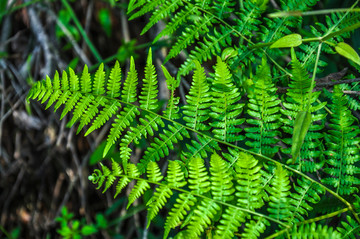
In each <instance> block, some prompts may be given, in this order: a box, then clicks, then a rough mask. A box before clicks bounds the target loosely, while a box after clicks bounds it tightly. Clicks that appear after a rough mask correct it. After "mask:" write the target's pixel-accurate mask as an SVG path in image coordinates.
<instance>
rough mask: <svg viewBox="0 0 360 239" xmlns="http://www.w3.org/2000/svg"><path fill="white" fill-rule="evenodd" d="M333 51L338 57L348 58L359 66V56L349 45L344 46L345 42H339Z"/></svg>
mask: <svg viewBox="0 0 360 239" xmlns="http://www.w3.org/2000/svg"><path fill="white" fill-rule="evenodd" d="M335 51H336V52H337V53H339V54H340V55H342V56H344V57H346V58H348V59H349V60H352V61H353V62H355V63H356V64H358V65H360V56H359V55H358V54H357V52H356V51H355V50H354V48H352V47H351V46H350V45H349V44H346V43H345V42H339V43H338V44H337V45H336V46H335Z"/></svg>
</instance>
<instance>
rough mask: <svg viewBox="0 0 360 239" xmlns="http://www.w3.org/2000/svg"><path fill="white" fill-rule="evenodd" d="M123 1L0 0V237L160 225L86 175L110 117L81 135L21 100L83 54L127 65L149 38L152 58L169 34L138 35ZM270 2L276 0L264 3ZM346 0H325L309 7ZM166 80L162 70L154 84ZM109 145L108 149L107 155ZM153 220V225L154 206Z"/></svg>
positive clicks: (139, 23) (113, 232)
mask: <svg viewBox="0 0 360 239" xmlns="http://www.w3.org/2000/svg"><path fill="white" fill-rule="evenodd" d="M127 2H128V1H127V0H118V1H116V0H0V238H6V237H9V238H62V237H68V238H81V237H84V236H89V238H159V236H161V235H162V233H161V227H160V226H159V227H157V223H156V220H155V223H153V224H152V225H151V227H150V229H149V230H147V229H145V228H146V220H145V215H146V212H145V210H144V209H145V207H144V205H141V204H139V205H137V206H135V207H131V208H130V210H129V211H125V207H126V196H125V194H126V192H125V194H124V196H123V197H118V198H116V199H113V196H112V193H111V192H109V191H108V192H106V193H105V194H102V193H101V191H100V190H96V189H95V187H94V186H93V185H92V184H90V182H89V181H88V179H87V177H88V175H89V172H91V171H92V170H93V168H94V165H96V164H97V163H98V162H99V161H100V160H102V149H103V147H104V146H105V145H104V144H103V143H102V142H103V140H105V138H104V135H105V133H106V132H107V130H108V129H109V125H107V126H105V127H103V129H101V130H99V131H98V132H96V133H94V134H91V135H90V136H88V137H86V138H84V137H83V133H80V134H79V135H76V129H74V128H67V127H66V120H63V121H61V122H60V121H59V116H58V115H55V114H53V113H52V112H51V111H47V112H45V111H44V110H43V107H42V106H40V104H38V103H32V104H31V106H30V105H29V104H28V103H27V102H26V100H25V98H26V95H27V91H28V89H29V87H30V86H31V85H32V84H34V82H35V81H38V80H41V79H43V78H44V77H45V76H46V75H50V76H52V75H53V74H54V72H55V70H58V71H62V70H66V69H67V68H68V67H71V68H73V69H75V71H76V72H79V71H80V70H81V69H82V68H83V66H84V64H86V65H88V67H89V69H90V70H91V71H92V70H94V69H95V68H96V67H97V66H98V65H99V64H100V63H101V62H104V63H105V67H109V66H112V65H113V63H114V61H115V60H118V61H119V62H120V65H121V66H122V69H123V72H125V71H127V68H128V66H129V62H128V59H129V57H130V56H134V57H135V61H136V65H137V67H138V68H139V69H143V65H144V63H145V60H146V55H147V52H148V48H149V47H150V46H151V47H152V49H153V51H154V52H155V58H156V61H155V62H156V64H157V67H158V68H159V67H160V65H161V62H162V61H163V59H164V56H163V53H162V50H163V49H166V47H167V46H168V45H169V44H170V42H171V39H164V40H162V41H159V42H157V43H156V45H152V41H153V39H154V38H155V37H156V35H157V33H158V32H159V30H160V29H161V23H160V24H157V25H156V26H155V27H154V28H152V29H151V30H150V31H149V32H148V33H147V34H145V35H140V33H141V30H142V28H143V27H144V26H145V25H146V22H147V20H148V19H147V18H146V16H145V17H142V18H139V19H135V20H132V21H128V16H127V15H126V8H127ZM272 2H274V3H275V2H276V1H270V3H269V4H273V3H272ZM351 3H352V1H348V0H344V1H339V0H325V1H320V3H319V4H317V5H316V7H315V9H328V8H341V7H348V6H349V5H350V4H351ZM274 6H275V4H274ZM304 31H306V29H304ZM351 41H352V42H350V44H352V46H353V48H355V49H358V48H359V47H360V32H359V31H356V32H355V34H354V35H353V38H352V40H351ZM182 57H183V56H181V55H180V56H179V57H178V58H176V59H175V60H173V61H172V62H171V63H170V62H169V63H168V65H167V67H168V68H169V71H170V72H171V73H173V72H176V66H177V65H179V64H178V63H179V62H182V61H183V60H184V59H183V58H182ZM331 57H334V59H328V60H327V62H329V65H328V70H325V71H324V72H323V74H324V75H327V74H329V73H332V72H336V71H337V70H334V69H331V68H334V67H335V68H337V69H340V70H341V69H343V68H342V67H346V65H344V66H341V65H339V64H337V65H336V63H337V62H339V59H338V58H339V56H337V55H334V56H331ZM177 61H179V62H177ZM331 62H334V63H333V64H332V63H331ZM343 62H344V64H347V63H346V62H345V61H343ZM209 64H211V62H210V63H209ZM341 64H343V63H341ZM158 73H159V74H160V71H158ZM139 78H141V76H140V77H139ZM185 80H186V79H185ZM164 82H165V80H164V79H163V78H162V77H161V76H160V78H159V84H160V89H161V85H162V83H164ZM188 86H189V84H188V83H187V82H186V81H184V84H182V85H181V87H180V90H184V91H187V89H188ZM162 97H163V98H164V99H165V98H166V92H165V93H163V94H161V93H160V98H162ZM57 113H59V112H57ZM115 153H116V152H114V150H113V151H110V152H109V154H108V155H107V158H111V156H112V154H115ZM138 154H141V152H138ZM138 212H140V213H139V214H138ZM157 220H158V221H159V225H160V224H161V220H162V218H161V216H158V218H157Z"/></svg>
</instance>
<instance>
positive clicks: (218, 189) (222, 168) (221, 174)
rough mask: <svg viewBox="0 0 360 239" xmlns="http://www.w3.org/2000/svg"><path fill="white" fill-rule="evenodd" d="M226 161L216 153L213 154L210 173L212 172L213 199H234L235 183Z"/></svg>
mask: <svg viewBox="0 0 360 239" xmlns="http://www.w3.org/2000/svg"><path fill="white" fill-rule="evenodd" d="M227 166H228V165H227V164H226V163H225V161H224V160H223V159H222V158H221V157H220V156H219V155H218V154H216V153H214V154H213V155H211V159H210V173H211V178H210V181H211V193H212V196H213V199H215V200H218V201H222V202H227V201H232V200H233V199H234V192H235V188H234V184H233V183H232V181H233V177H232V175H231V171H230V170H229V168H228V167H227Z"/></svg>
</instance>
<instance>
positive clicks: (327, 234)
mask: <svg viewBox="0 0 360 239" xmlns="http://www.w3.org/2000/svg"><path fill="white" fill-rule="evenodd" d="M290 235H291V238H294V239H300V238H329V239H340V238H342V237H341V234H340V233H339V232H337V231H335V230H334V229H333V228H332V227H328V226H326V225H325V226H322V225H319V224H318V225H317V224H315V223H312V224H305V225H304V224H302V225H300V226H299V227H294V228H293V230H292V231H291V234H290Z"/></svg>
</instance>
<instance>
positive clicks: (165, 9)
mask: <svg viewBox="0 0 360 239" xmlns="http://www.w3.org/2000/svg"><path fill="white" fill-rule="evenodd" d="M183 5H184V3H183V1H182V0H172V1H169V0H167V1H164V2H163V4H162V5H161V6H160V7H159V8H157V9H156V10H155V11H154V12H153V14H152V16H151V17H150V19H149V22H148V23H147V24H146V26H145V27H144V28H143V30H142V32H141V35H143V34H145V33H146V32H147V31H148V30H149V29H150V28H151V27H152V26H154V25H155V24H156V23H158V22H159V21H160V20H161V19H164V18H166V17H168V16H169V15H170V13H172V12H174V11H175V10H176V9H177V8H179V7H180V6H183Z"/></svg>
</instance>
